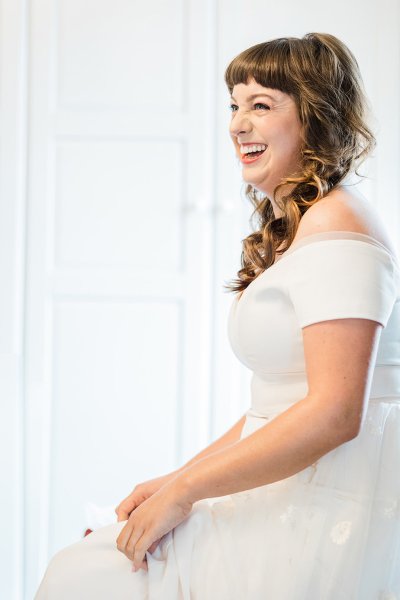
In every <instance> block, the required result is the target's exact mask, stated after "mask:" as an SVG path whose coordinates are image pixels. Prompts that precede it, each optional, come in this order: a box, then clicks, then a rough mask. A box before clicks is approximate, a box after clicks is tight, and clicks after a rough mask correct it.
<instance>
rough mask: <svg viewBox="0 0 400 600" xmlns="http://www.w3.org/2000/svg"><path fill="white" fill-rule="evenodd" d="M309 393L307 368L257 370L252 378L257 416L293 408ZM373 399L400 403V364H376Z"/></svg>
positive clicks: (252, 391) (251, 411)
mask: <svg viewBox="0 0 400 600" xmlns="http://www.w3.org/2000/svg"><path fill="white" fill-rule="evenodd" d="M307 393H308V382H307V375H306V373H305V372H304V371H298V372H297V371H296V372H290V373H256V372H253V376H252V379H251V408H250V409H249V411H248V414H251V415H253V416H265V415H271V414H273V413H275V412H281V411H282V410H285V409H286V408H289V407H290V406H292V405H293V404H294V403H296V402H298V401H299V400H301V399H302V398H305V397H306V396H307ZM369 400H370V402H379V401H380V400H382V401H385V402H388V401H390V402H395V403H399V404H400V365H376V366H375V369H374V373H373V377H372V382H371V389H370V394H369Z"/></svg>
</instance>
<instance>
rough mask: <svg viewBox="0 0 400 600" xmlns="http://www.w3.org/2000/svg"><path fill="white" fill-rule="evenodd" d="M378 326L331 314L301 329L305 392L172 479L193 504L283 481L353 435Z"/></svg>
mask: <svg viewBox="0 0 400 600" xmlns="http://www.w3.org/2000/svg"><path fill="white" fill-rule="evenodd" d="M380 331H381V325H380V324H379V323H377V322H375V321H372V320H369V319H357V318H346V319H338V320H336V319H333V320H328V321H324V322H318V323H315V324H312V325H310V326H308V327H305V328H303V341H304V354H305V359H306V371H307V380H308V393H307V396H306V397H304V398H302V399H301V400H299V401H298V402H296V404H294V405H293V406H291V407H290V408H289V409H288V410H285V411H284V412H283V413H281V414H280V415H278V416H277V417H275V418H274V419H273V420H272V421H270V422H269V423H267V424H266V425H264V426H262V427H261V428H260V429H258V430H257V431H255V432H254V433H251V434H250V435H248V436H247V437H244V438H243V439H241V440H238V441H237V442H235V443H234V444H232V445H230V446H227V447H226V448H223V449H222V450H219V451H217V452H214V453H213V454H210V455H209V456H206V457H205V458H202V459H200V460H199V461H198V462H196V463H194V464H193V465H191V466H189V467H188V468H187V469H186V470H184V471H182V473H181V474H180V475H179V476H178V477H177V479H176V484H177V485H178V486H179V487H180V489H181V492H182V495H183V496H184V497H185V498H186V499H188V500H189V501H191V502H196V501H197V500H200V499H202V498H212V497H215V496H224V495H226V494H233V493H235V492H241V491H244V490H248V489H252V488H255V487H259V486H262V485H266V484H268V483H273V482H275V481H279V480H281V479H286V478H287V477H290V476H291V475H294V474H295V473H298V472H299V471H302V470H303V469H305V468H306V467H309V466H311V465H312V464H314V463H315V462H316V461H317V460H318V459H319V458H321V456H323V455H324V454H327V453H328V452H330V451H331V450H333V449H334V448H336V447H338V446H340V445H341V444H343V443H345V442H348V441H350V440H352V439H353V438H355V437H356V436H357V435H358V433H359V431H360V428H361V423H362V421H363V418H364V415H365V409H366V406H367V404H368V398H369V392H370V386H371V381H372V374H373V370H374V365H375V361H376V354H377V348H378V342H379V338H380Z"/></svg>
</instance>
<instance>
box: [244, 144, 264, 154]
mask: <svg viewBox="0 0 400 600" xmlns="http://www.w3.org/2000/svg"><path fill="white" fill-rule="evenodd" d="M266 147H267V146H266V145H265V144H253V146H240V152H241V153H242V154H248V153H249V152H261V150H265V149H266Z"/></svg>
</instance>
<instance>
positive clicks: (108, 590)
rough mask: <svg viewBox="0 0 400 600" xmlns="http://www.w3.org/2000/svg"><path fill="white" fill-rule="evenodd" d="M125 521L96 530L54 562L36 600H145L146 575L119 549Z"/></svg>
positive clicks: (51, 562)
mask: <svg viewBox="0 0 400 600" xmlns="http://www.w3.org/2000/svg"><path fill="white" fill-rule="evenodd" d="M124 524H125V521H121V522H119V523H113V524H112V525H108V526H106V527H101V528H100V529H97V530H96V531H93V532H92V533H90V534H89V535H88V536H86V537H85V538H83V539H82V540H80V541H79V542H76V543H75V544H71V545H70V546H67V547H66V548H64V549H62V550H61V551H60V552H58V553H57V554H55V555H54V556H53V558H52V559H51V561H50V563H49V565H48V567H47V569H46V572H45V575H44V577H43V580H42V582H41V585H40V587H39V589H38V591H37V593H36V596H35V600H67V599H68V600H71V599H72V598H73V599H74V600H80V599H82V600H91V599H93V600H94V599H96V600H103V599H104V600H109V599H110V598H118V599H119V600H125V599H126V600H128V599H129V600H144V598H145V597H146V594H147V572H146V571H144V570H142V569H140V570H139V571H137V572H133V571H132V570H131V569H132V561H130V560H129V559H128V558H127V557H126V556H125V554H123V553H122V552H120V551H119V550H118V549H117V544H116V539H117V537H118V535H119V532H120V531H121V529H122V527H123V526H124Z"/></svg>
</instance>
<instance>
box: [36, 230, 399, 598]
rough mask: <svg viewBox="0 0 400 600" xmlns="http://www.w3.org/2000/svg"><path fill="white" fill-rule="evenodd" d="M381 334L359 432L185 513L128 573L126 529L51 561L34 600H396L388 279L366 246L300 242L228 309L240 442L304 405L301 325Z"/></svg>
mask: <svg viewBox="0 0 400 600" xmlns="http://www.w3.org/2000/svg"><path fill="white" fill-rule="evenodd" d="M351 317H361V318H365V319H372V320H374V321H378V322H379V323H381V324H382V325H383V328H382V329H381V336H380V342H379V349H378V354H377V358H376V363H375V369H374V374H373V379H372V382H371V386H370V393H369V404H368V409H367V412H366V414H365V419H364V421H363V425H362V429H361V432H360V434H359V435H358V436H357V437H356V438H354V439H353V440H351V441H349V442H347V443H344V444H342V445H341V446H339V447H338V448H335V449H334V450H333V451H331V452H329V453H328V454H326V455H324V456H323V457H322V458H320V459H319V460H318V461H317V462H316V463H315V464H314V465H312V466H310V467H308V468H306V469H304V470H303V471H300V472H299V473H297V474H295V475H293V476H291V477H288V478H286V479H284V480H281V481H278V482H276V483H273V484H269V485H264V486H262V487H258V488H254V489H252V490H247V491H245V492H240V493H236V494H231V495H227V496H222V497H218V498H211V499H203V500H200V501H199V502H196V503H195V504H194V505H193V510H192V512H191V513H190V515H189V516H188V517H187V519H186V520H185V521H183V522H182V523H180V524H179V525H178V526H177V527H175V529H173V530H172V531H170V532H169V533H168V534H167V535H165V536H164V537H163V538H162V541H161V543H160V544H159V546H158V547H157V548H156V550H155V552H154V553H153V554H150V553H149V552H147V553H146V556H147V562H148V572H146V571H144V570H142V569H141V570H139V571H137V572H132V571H131V564H132V563H131V561H130V560H129V559H128V558H127V557H126V556H125V555H124V554H122V553H121V552H119V551H118V550H117V548H116V538H117V537H118V534H119V532H120V530H121V529H122V527H123V526H124V524H125V521H123V522H120V523H114V524H111V525H108V526H106V527H102V528H100V529H98V530H96V531H94V532H93V533H91V534H90V535H88V536H87V537H86V538H84V539H83V540H80V541H78V542H77V543H75V544H73V545H71V546H68V547H67V548H65V549H63V550H61V551H60V552H58V553H57V554H56V555H55V556H54V557H53V558H52V560H51V561H50V563H49V566H48V568H47V571H46V573H45V576H44V578H43V580H42V583H41V585H40V587H39V590H38V591H37V594H36V596H35V600H80V599H81V600H90V599H93V600H94V599H96V600H125V599H126V600H128V599H129V600H145V599H146V600H246V599H247V600H263V599H266V600H396V599H397V600H400V269H399V266H398V262H397V258H396V257H393V256H392V255H391V253H390V252H389V251H388V250H387V249H386V248H385V247H384V246H382V244H380V243H379V242H377V241H376V240H374V239H373V238H372V237H370V236H367V235H364V234H359V233H353V232H343V231H340V232H328V233H327V232H324V233H318V234H314V235H311V236H309V237H307V238H303V239H302V240H300V241H299V242H297V243H296V244H295V245H292V247H291V248H290V249H289V250H288V252H286V253H285V254H284V255H282V257H281V258H280V259H278V261H277V262H276V263H275V264H274V265H272V266H271V267H270V268H269V269H267V270H265V271H264V272H263V273H262V274H261V275H260V276H259V277H257V278H256V279H255V280H254V281H253V282H252V283H251V284H250V286H248V288H247V289H246V290H245V292H244V293H243V294H242V296H241V297H240V299H238V296H236V297H235V298H234V299H233V302H232V306H231V310H230V314H229V321H228V335H229V340H230V343H231V346H232V349H233V351H234V352H235V354H236V355H237V357H238V358H239V360H240V361H242V362H243V363H244V364H245V365H246V366H247V367H249V368H250V369H251V370H252V371H253V376H252V382H251V393H252V400H251V407H250V408H249V409H248V411H247V417H246V422H245V425H244V428H243V431H242V435H241V437H242V438H243V437H245V436H247V435H250V434H251V433H252V432H254V431H255V430H256V429H258V428H259V427H262V426H264V425H265V424H266V423H268V422H269V421H271V419H273V418H274V417H276V416H277V415H279V414H280V413H281V412H283V411H285V410H286V409H287V408H288V407H290V406H292V405H293V404H294V403H296V402H297V401H298V400H300V399H301V398H303V397H304V396H305V395H306V393H307V378H306V373H305V361H304V348H303V343H302V330H301V329H302V327H305V326H306V325H309V324H311V323H315V322H318V321H324V320H330V319H338V318H351Z"/></svg>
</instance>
